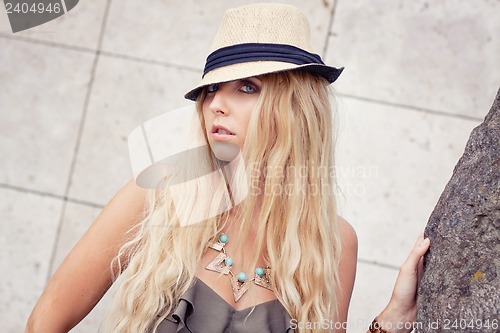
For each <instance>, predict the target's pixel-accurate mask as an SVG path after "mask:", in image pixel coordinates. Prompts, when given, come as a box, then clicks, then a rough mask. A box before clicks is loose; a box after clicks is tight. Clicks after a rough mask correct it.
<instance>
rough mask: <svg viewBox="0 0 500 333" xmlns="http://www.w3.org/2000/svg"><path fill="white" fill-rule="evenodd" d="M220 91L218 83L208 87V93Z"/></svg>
mask: <svg viewBox="0 0 500 333" xmlns="http://www.w3.org/2000/svg"><path fill="white" fill-rule="evenodd" d="M217 90H219V85H218V84H217V83H214V84H209V85H208V86H207V93H213V92H216V91H217Z"/></svg>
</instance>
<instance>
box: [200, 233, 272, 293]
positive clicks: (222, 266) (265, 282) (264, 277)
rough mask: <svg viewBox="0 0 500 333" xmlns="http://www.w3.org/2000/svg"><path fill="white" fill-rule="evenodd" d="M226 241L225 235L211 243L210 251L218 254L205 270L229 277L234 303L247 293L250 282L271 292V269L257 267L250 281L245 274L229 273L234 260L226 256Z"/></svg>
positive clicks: (227, 238)
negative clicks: (212, 250)
mask: <svg viewBox="0 0 500 333" xmlns="http://www.w3.org/2000/svg"><path fill="white" fill-rule="evenodd" d="M228 240H229V237H228V236H227V235H226V234H222V235H220V236H219V239H218V241H217V243H213V244H212V245H210V247H211V248H212V249H214V250H216V251H219V252H220V253H219V255H218V256H217V257H215V259H214V260H212V262H211V263H210V264H208V266H207V267H205V268H206V269H208V270H210V271H214V272H218V273H222V274H224V275H228V274H229V275H230V279H231V287H232V289H233V296H234V301H235V302H238V300H239V299H240V298H241V296H243V294H244V293H246V292H247V290H248V288H249V287H250V285H251V283H252V281H253V282H254V283H255V284H256V285H258V286H261V287H263V288H266V289H269V290H271V291H272V290H273V288H272V286H271V281H270V279H269V277H270V274H271V268H270V267H269V266H266V267H265V268H262V267H257V268H256V269H255V277H253V278H252V279H247V275H246V274H245V272H239V273H238V274H237V275H234V273H233V272H232V271H231V267H232V266H233V265H234V260H233V259H232V258H231V257H229V256H228V255H227V253H226V249H225V248H224V246H225V245H226V244H227V242H228Z"/></svg>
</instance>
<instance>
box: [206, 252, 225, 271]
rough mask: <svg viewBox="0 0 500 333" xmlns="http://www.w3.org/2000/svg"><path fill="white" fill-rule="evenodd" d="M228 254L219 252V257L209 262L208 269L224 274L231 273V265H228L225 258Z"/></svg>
mask: <svg viewBox="0 0 500 333" xmlns="http://www.w3.org/2000/svg"><path fill="white" fill-rule="evenodd" d="M226 258H227V256H226V255H225V254H224V253H219V255H218V256H217V257H215V259H214V260H212V262H211V263H210V264H208V266H207V267H205V268H206V269H208V270H209V271H214V272H219V273H223V274H226V275H227V274H229V267H227V266H226V264H225V263H224V260H226Z"/></svg>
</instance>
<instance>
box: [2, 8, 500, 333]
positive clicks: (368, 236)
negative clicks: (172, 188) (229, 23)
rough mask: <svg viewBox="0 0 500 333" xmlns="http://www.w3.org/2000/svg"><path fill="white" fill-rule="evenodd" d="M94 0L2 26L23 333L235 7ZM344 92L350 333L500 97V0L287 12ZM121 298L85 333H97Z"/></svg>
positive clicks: (15, 315) (9, 245)
mask: <svg viewBox="0 0 500 333" xmlns="http://www.w3.org/2000/svg"><path fill="white" fill-rule="evenodd" d="M249 2H251V1H242V0H239V1H229V0H226V1H216V2H213V1H212V2H205V1H194V0H190V1H180V0H178V1H159V0H155V1H148V2H147V5H146V4H145V3H146V2H141V1H131V0H122V1H116V0H114V1H113V0H108V1H81V2H80V3H79V4H78V5H77V7H75V8H74V9H73V10H72V11H70V12H69V13H68V14H66V15H64V16H62V17H60V18H58V19H56V20H54V21H52V22H49V23H47V24H44V25H42V26H39V27H36V28H33V29H30V30H27V31H24V32H20V33H16V34H13V33H12V32H11V30H10V27H9V24H8V19H7V15H6V14H5V11H3V10H2V12H1V14H0V50H1V51H0V64H1V65H0V82H1V84H2V89H0V110H1V111H0V129H1V141H0V154H1V156H2V158H1V159H0V170H1V172H0V219H1V224H0V246H1V248H2V251H1V254H0V258H1V262H0V268H1V272H2V274H1V276H0V299H1V300H2V301H1V303H0V322H1V323H2V326H3V328H2V331H3V332H8V333H10V332H20V331H22V329H23V327H24V322H25V320H26V318H27V316H28V314H29V312H30V311H31V309H32V307H33V305H34V302H35V301H36V299H37V297H38V296H39V294H40V293H41V291H42V290H43V287H44V285H45V283H46V282H47V279H48V277H49V276H50V275H51V273H52V272H53V271H54V269H55V268H56V267H57V266H58V264H59V263H60V262H61V260H62V259H63V258H64V256H65V255H66V253H67V252H68V251H69V250H70V249H71V247H72V245H73V244H74V243H75V242H76V241H77V240H78V239H79V237H80V236H81V235H82V233H83V232H84V231H85V230H86V228H87V226H88V225H89V224H90V223H91V222H92V220H93V219H94V218H95V216H96V215H97V214H98V212H99V211H100V209H101V208H102V207H103V206H104V205H105V203H106V202H107V201H108V200H109V199H110V198H111V197H112V195H113V194H114V193H115V192H116V191H117V190H118V189H119V188H120V187H121V186H122V185H123V184H124V183H125V182H126V181H127V180H128V179H129V178H130V177H131V175H132V174H131V169H130V166H129V160H128V153H127V142H126V139H127V136H128V134H129V133H130V132H131V131H132V129H134V128H135V127H136V126H137V125H139V124H140V123H142V122H144V121H146V120H148V119H150V118H152V117H154V116H155V115H159V114H162V113H164V112H166V111H168V110H170V109H173V108H177V107H180V106H183V105H187V104H188V103H189V102H187V101H185V100H183V98H182V95H183V93H184V92H185V91H187V90H188V88H190V87H191V86H192V85H193V84H194V83H196V82H197V81H198V79H199V77H200V73H201V71H200V68H201V67H202V66H203V64H204V58H205V56H206V54H207V51H208V48H209V45H210V42H211V38H212V36H213V35H214V33H215V30H216V28H217V24H218V22H219V20H220V18H221V15H222V13H223V11H224V9H226V8H229V7H233V6H235V4H243V3H249ZM287 2H289V3H291V4H295V5H297V6H299V7H300V8H302V9H303V11H304V12H305V13H306V14H307V15H308V16H309V17H310V20H311V22H312V29H311V30H312V32H313V35H314V39H313V40H314V45H315V47H316V49H317V50H318V53H320V54H321V55H322V57H323V58H324V59H325V62H326V63H328V64H331V65H337V66H345V67H346V70H345V72H344V73H343V74H342V76H341V78H340V79H339V81H338V82H337V83H336V90H337V93H338V104H339V117H338V118H339V120H340V121H339V127H340V129H339V133H340V134H339V135H340V137H339V144H338V158H337V162H338V174H339V177H340V183H341V187H342V190H343V196H341V197H339V202H340V207H341V213H342V215H343V216H344V217H345V218H346V219H347V220H349V221H350V222H351V223H352V224H353V226H354V227H355V228H356V230H357V233H358V238H359V265H358V277H357V281H356V285H355V290H354V295H353V299H352V303H351V311H350V317H349V319H350V324H351V328H350V330H349V331H351V332H362V331H364V329H365V327H366V326H367V325H368V321H370V320H371V319H372V318H373V317H374V316H375V315H376V314H377V313H378V312H379V311H380V310H381V309H382V308H383V306H384V304H385V303H386V302H387V300H388V299H389V297H390V292H391V290H392V285H393V283H394V280H395V278H396V275H397V269H398V267H399V265H400V264H401V263H402V262H403V260H404V258H405V257H406V255H407V253H408V251H409V249H410V248H411V246H412V244H413V242H414V240H415V239H416V238H417V235H418V234H419V233H420V232H421V231H422V230H423V228H424V226H425V224H426V222H427V218H428V216H429V215H430V213H431V211H432V209H433V207H434V205H435V203H436V202H437V199H438V197H439V195H440V193H441V191H442V190H443V188H444V186H445V184H446V182H447V181H448V179H449V178H450V176H451V173H452V170H453V167H454V165H455V163H456V162H457V160H458V158H459V157H460V156H461V154H462V152H463V148H464V146H465V143H466V140H467V138H468V136H469V133H470V131H471V130H472V129H473V128H474V127H475V126H477V125H478V124H479V123H480V122H481V120H482V118H483V117H484V115H486V112H487V111H488V110H489V107H490V105H491V103H492V101H493V98H494V96H495V94H496V91H497V89H498V87H499V84H500V71H499V70H498V65H499V64H500V35H499V34H498V31H500V21H499V20H498V15H499V13H500V2H499V1H494V0H490V1H487V0H482V1H480V0H478V1H458V0H447V1H434V2H431V1H422V0H418V1H397V0H377V1H368V0H365V1H363V0H337V1H335V0H322V1H320V0H311V1H287ZM109 299H110V296H109V295H107V296H106V297H105V298H104V300H103V301H102V302H101V303H100V304H99V305H98V306H97V307H96V309H95V310H94V311H93V312H92V313H91V314H90V315H89V316H88V317H87V318H86V319H85V320H84V321H83V322H82V323H81V324H80V325H78V326H77V327H76V328H75V329H74V330H73V331H74V332H95V331H96V330H97V328H98V326H99V322H100V321H101V319H102V317H103V314H104V312H105V309H106V306H107V305H108V304H109Z"/></svg>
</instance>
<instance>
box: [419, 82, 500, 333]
mask: <svg viewBox="0 0 500 333" xmlns="http://www.w3.org/2000/svg"><path fill="white" fill-rule="evenodd" d="M499 180H500V90H499V91H498V93H497V96H496V98H495V101H494V103H493V106H492V108H491V110H490V112H489V113H488V114H487V115H486V117H485V119H484V122H483V123H482V124H481V125H479V126H478V127H476V128H475V129H474V130H473V131H472V133H471V136H470V138H469V141H468V142H467V146H466V147H465V152H464V154H463V156H462V157H461V158H460V160H459V161H458V164H457V165H456V166H455V169H454V170H453V175H452V177H451V179H450V181H449V182H448V184H447V185H446V188H445V189H444V192H443V194H442V195H441V197H440V198H439V201H438V203H437V205H436V207H435V208H434V211H433V212H432V214H431V216H430V218H429V221H428V223H427V227H426V229H425V234H426V236H427V237H429V238H430V239H431V247H430V249H429V251H428V253H427V254H426V256H425V258H424V259H425V261H424V275H423V278H422V280H421V283H420V286H419V290H418V304H417V324H416V325H417V327H418V328H417V329H416V330H415V331H416V332H447V333H450V332H500V328H499V325H500V323H499V321H500V320H499V308H500V295H499V291H500V276H499V275H500V258H499V254H500V187H499V186H500V184H499Z"/></svg>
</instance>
